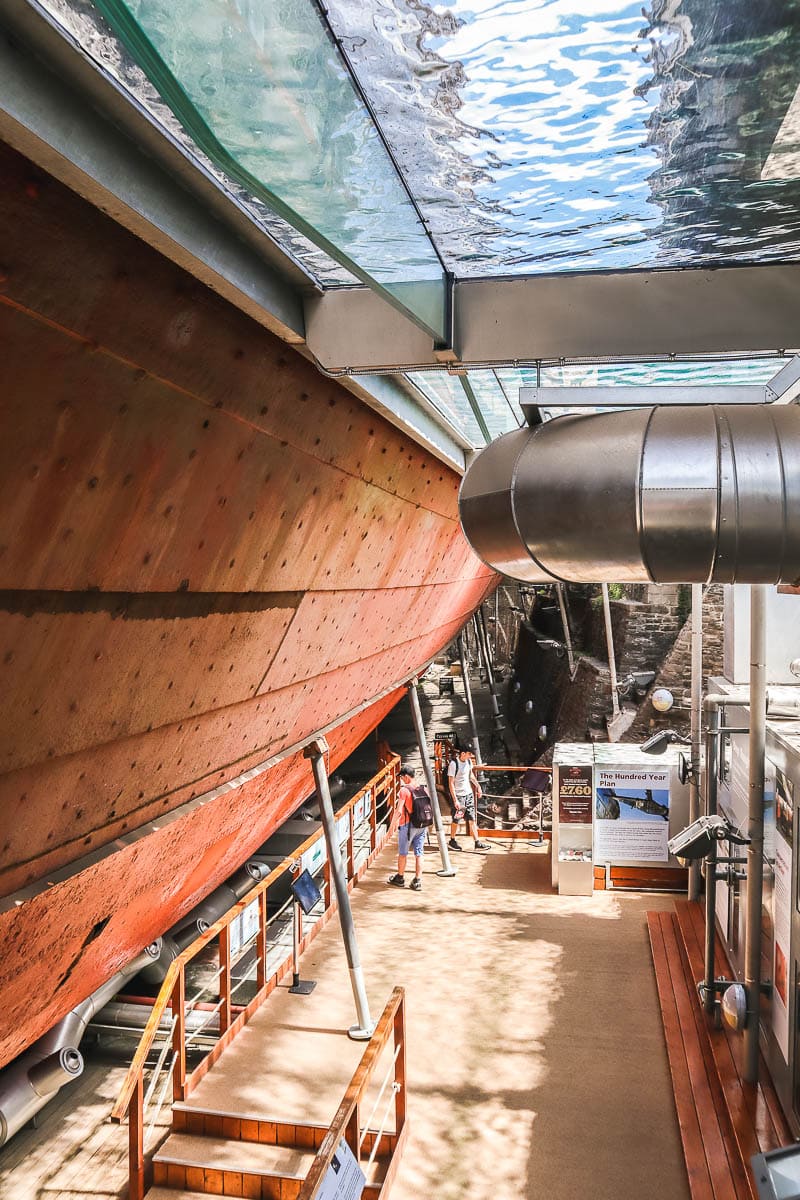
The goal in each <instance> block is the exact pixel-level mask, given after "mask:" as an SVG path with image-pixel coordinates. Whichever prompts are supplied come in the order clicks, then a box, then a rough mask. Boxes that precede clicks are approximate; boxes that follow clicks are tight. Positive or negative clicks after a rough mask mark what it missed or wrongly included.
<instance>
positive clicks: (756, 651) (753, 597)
mask: <svg viewBox="0 0 800 1200" xmlns="http://www.w3.org/2000/svg"><path fill="white" fill-rule="evenodd" d="M766 599H767V589H766V587H764V585H763V584H756V585H754V586H752V587H751V588H750V804H749V813H748V822H747V836H748V837H749V839H750V845H749V846H748V847H747V909H746V914H745V949H744V960H745V966H744V986H745V990H746V992H747V1013H748V1016H747V1024H746V1026H745V1030H744V1062H743V1067H744V1070H743V1077H744V1079H745V1082H747V1083H757V1082H758V1041H759V1026H760V1010H761V903H762V892H763V882H764V754H765V750H766V742H767V669H766V657H767V656H766V642H767V636H766V634H767V626H766Z"/></svg>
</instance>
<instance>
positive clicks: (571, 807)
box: [552, 743, 594, 896]
mask: <svg viewBox="0 0 800 1200" xmlns="http://www.w3.org/2000/svg"><path fill="white" fill-rule="evenodd" d="M592 757H593V746H591V745H586V744H569V743H560V744H559V745H557V746H556V748H555V752H554V754H553V858H552V862H553V884H554V886H557V887H558V892H559V895H561V896H590V895H591V894H592V891H593V889H594V864H593V861H592V810H593V801H594V792H593V786H592Z"/></svg>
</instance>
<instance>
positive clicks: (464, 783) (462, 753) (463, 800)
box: [447, 749, 490, 850]
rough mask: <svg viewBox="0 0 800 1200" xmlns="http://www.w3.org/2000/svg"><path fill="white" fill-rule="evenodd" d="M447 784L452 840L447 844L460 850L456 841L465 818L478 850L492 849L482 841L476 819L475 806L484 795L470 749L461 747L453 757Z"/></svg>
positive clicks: (448, 769) (469, 834) (469, 835)
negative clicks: (460, 824)
mask: <svg viewBox="0 0 800 1200" xmlns="http://www.w3.org/2000/svg"><path fill="white" fill-rule="evenodd" d="M447 785H448V787H449V789H450V810H451V812H452V821H451V823H450V841H449V842H448V843H447V845H448V846H449V847H450V849H451V850H460V849H461V846H460V845H459V843H458V842H457V841H456V834H457V833H458V823H459V821H461V820H463V821H464V823H465V824H466V826H467V836H468V837H471V838H473V839H474V842H475V849H476V850H488V849H490V847H489V843H488V842H484V841H481V839H480V837H479V835H478V826H477V824H476V821H475V807H476V804H477V801H478V800H479V799H480V798H481V796H482V795H483V792H482V791H481V785H480V784H479V783H478V776H477V775H476V774H475V760H474V757H473V755H472V754H471V753H470V751H469V750H466V749H460V750H459V751H458V753H457V757H455V758H453V759H451V761H450V763H449V765H448V767H447Z"/></svg>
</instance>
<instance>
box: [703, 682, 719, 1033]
mask: <svg viewBox="0 0 800 1200" xmlns="http://www.w3.org/2000/svg"><path fill="white" fill-rule="evenodd" d="M718 742H719V708H718V707H717V705H714V706H713V708H712V709H711V710H710V712H709V714H708V729H707V731H706V806H705V807H706V816H709V817H712V816H715V815H716V811H717V744H718ZM716 859H717V852H716V847H715V849H714V853H713V854H711V855H709V857H708V858H707V859H706V929H705V976H704V979H703V1007H704V1009H705V1010H706V1012H707V1013H713V1012H714V1009H715V1007H716V1002H717V995H716V991H715V989H714V950H715V947H716V919H717V862H716Z"/></svg>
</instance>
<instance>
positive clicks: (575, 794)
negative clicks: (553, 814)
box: [558, 766, 592, 825]
mask: <svg viewBox="0 0 800 1200" xmlns="http://www.w3.org/2000/svg"><path fill="white" fill-rule="evenodd" d="M558 819H559V821H560V822H561V823H562V825H563V824H566V825H591V823H592V768H591V767H575V766H562V767H560V768H559V772H558Z"/></svg>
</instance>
